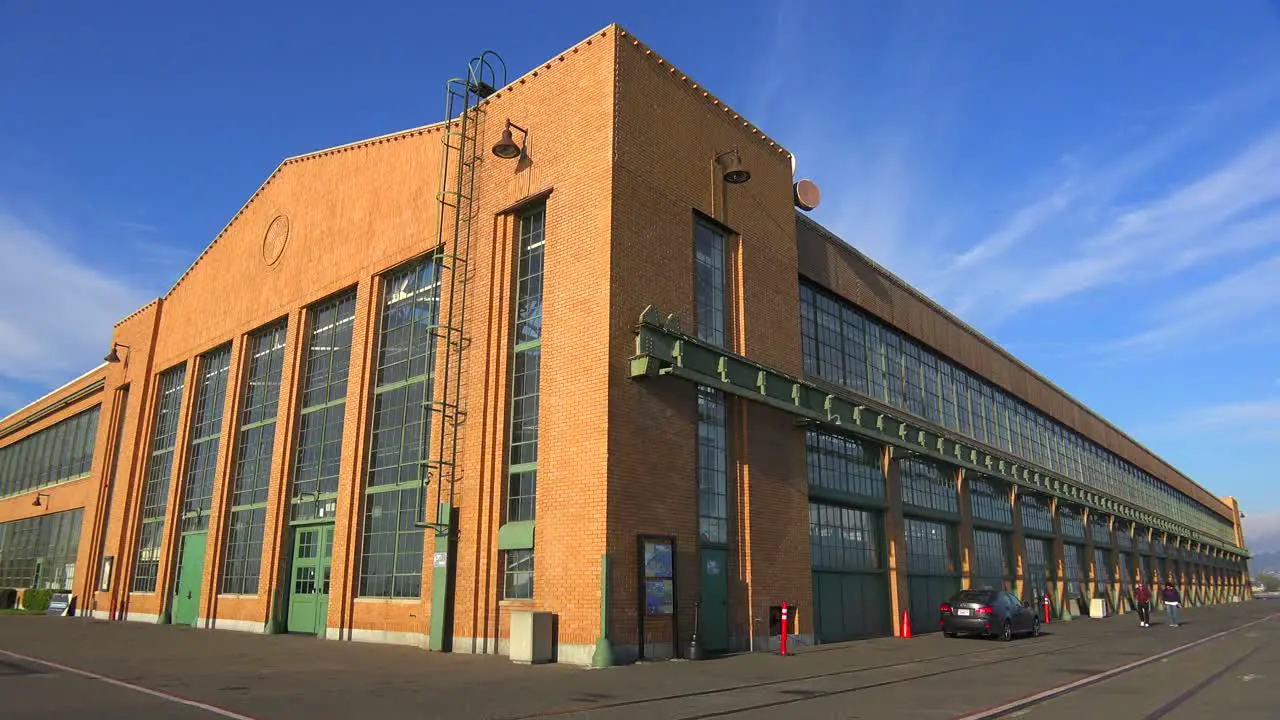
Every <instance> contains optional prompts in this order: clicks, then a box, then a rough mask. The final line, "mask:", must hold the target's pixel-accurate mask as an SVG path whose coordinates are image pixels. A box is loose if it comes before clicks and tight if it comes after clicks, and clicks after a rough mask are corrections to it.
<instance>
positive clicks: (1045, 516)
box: [1018, 493, 1053, 533]
mask: <svg viewBox="0 0 1280 720" xmlns="http://www.w3.org/2000/svg"><path fill="white" fill-rule="evenodd" d="M1018 503H1019V507H1020V509H1021V510H1022V529H1023V531H1027V530H1030V531H1032V532H1042V533H1052V532H1053V515H1052V513H1051V511H1050V505H1049V498H1047V497H1044V496H1043V495H1033V494H1030V493H1027V494H1019V495H1018Z"/></svg>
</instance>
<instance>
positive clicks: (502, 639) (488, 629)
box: [0, 26, 1249, 664]
mask: <svg viewBox="0 0 1280 720" xmlns="http://www.w3.org/2000/svg"><path fill="white" fill-rule="evenodd" d="M468 67H469V74H468V76H467V77H468V78H470V79H472V80H474V81H475V82H461V81H456V82H451V83H450V84H449V88H450V93H449V98H450V101H449V107H448V108H446V115H445V117H446V118H450V119H452V120H451V122H447V123H446V122H442V123H439V124H435V125H430V126H426V127H419V128H415V129H412V130H408V131H405V132H401V133H395V134H392V135H387V136H384V137H378V138H373V139H370V140H364V141H360V142H356V143H352V144H350V145H344V146H340V147H336V148H331V149H328V150H323V151H320V152H315V153H311V154H308V155H303V156H299V157H294V158H290V159H288V160H286V161H284V162H283V163H282V164H281V165H280V167H279V168H278V169H277V170H276V171H275V172H274V173H272V175H271V176H270V177H269V178H268V179H267V180H266V182H264V183H263V185H262V186H261V187H260V188H259V189H258V190H257V191H256V192H255V193H254V194H253V195H252V197H250V198H249V200H248V202H246V203H245V205H244V206H243V207H242V208H241V209H240V210H239V211H238V212H237V213H236V214H235V216H234V217H233V218H232V219H231V221H230V223H228V225H227V226H226V228H224V229H223V230H222V232H221V233H219V234H218V236H217V237H216V238H215V239H214V240H213V242H212V243H211V244H210V245H209V247H208V248H207V249H206V250H205V251H204V252H203V253H201V255H200V256H199V257H198V258H197V259H196V261H195V263H194V264H193V265H192V266H191V268H190V269H188V270H187V272H186V273H184V274H183V275H182V276H181V277H180V278H179V279H178V280H177V282H176V283H175V284H174V286H173V287H172V289H170V290H169V292H167V293H166V294H165V295H164V296H163V297H161V298H159V299H157V300H155V301H154V302H152V303H151V304H148V305H147V306H145V307H143V308H141V309H139V310H138V311H137V312H135V313H133V314H132V315H130V316H129V317H126V318H124V319H123V320H121V321H120V322H119V323H118V324H117V325H116V327H115V329H114V334H113V338H112V340H113V344H112V346H111V348H110V353H109V354H108V357H107V362H106V363H104V364H103V365H102V366H100V367H98V368H96V369H94V370H92V371H90V372H89V373H88V374H86V375H84V376H83V377H81V378H79V379H77V380H75V381H73V382H71V383H70V384H68V385H66V386H64V387H62V388H60V389H58V390H57V391H55V392H54V393H52V394H50V395H49V396H46V397H45V398H42V399H41V400H39V401H37V402H35V403H33V404H32V405H30V406H28V407H27V408H24V409H22V410H20V411H19V412H17V413H15V414H13V415H11V416H10V417H9V418H7V419H5V420H4V421H0V587H5V586H11V587H18V588H30V587H40V588H58V587H67V588H70V589H72V590H73V591H74V592H75V594H76V596H77V602H78V603H79V605H80V607H81V609H82V612H84V613H86V614H92V615H93V616H94V617H98V618H102V619H115V620H119V619H127V620H134V621H142V622H160V623H174V624H189V625H194V626H196V627H202V628H218V629H232V630H243V631H250V632H269V633H270V632H299V633H314V634H316V635H320V636H324V637H328V638H333V639H349V640H362V641H378V642H394V643H408V644H416V645H422V646H424V647H429V648H431V649H436V650H453V651H458V652H498V653H506V652H507V650H508V643H507V639H508V638H509V637H510V636H511V623H512V617H513V613H514V612H516V611H521V610H528V609H534V610H540V611H547V612H550V613H553V614H554V616H555V619H556V623H555V626H554V627H555V639H556V643H557V646H558V650H557V653H558V658H559V660H560V661H561V662H571V663H581V664H586V663H590V662H592V661H593V655H594V656H595V662H598V663H603V662H608V661H609V655H610V652H606V650H608V649H609V648H610V647H611V653H612V654H613V655H614V656H616V658H617V659H618V660H619V661H625V660H629V659H633V658H635V657H637V656H639V655H641V653H643V655H644V656H646V657H655V656H670V655H671V654H673V652H674V653H676V654H680V655H684V654H685V653H686V652H687V651H688V646H689V644H690V642H691V640H692V635H693V632H694V627H695V615H696V617H697V636H698V642H699V643H700V645H701V646H702V647H703V648H705V649H706V650H707V651H717V650H728V649H745V648H748V647H752V648H756V649H759V648H761V647H764V646H767V645H768V644H769V643H770V642H776V635H777V633H778V629H777V624H776V620H777V610H778V607H779V606H780V605H781V603H782V602H783V601H786V602H788V603H791V604H792V605H794V606H795V607H796V615H795V622H796V629H795V632H797V633H798V634H799V635H800V636H801V638H802V640H804V641H815V642H833V641H839V640H845V639H850V638H857V637H865V636H874V635H886V634H897V633H901V631H902V627H901V625H900V622H899V621H900V619H901V618H902V616H903V613H904V612H906V613H908V615H909V618H910V623H911V625H912V627H913V629H914V630H915V631H916V632H921V631H927V630H931V629H936V623H937V614H936V613H937V604H938V603H939V602H940V601H941V600H942V599H945V598H946V597H947V596H948V595H949V594H950V593H951V592H953V591H955V590H956V589H959V588H960V587H961V585H992V586H1002V587H1006V588H1008V589H1010V590H1011V591H1013V592H1015V593H1017V594H1019V595H1021V596H1023V597H1024V598H1026V599H1028V600H1031V601H1034V602H1039V601H1040V599H1041V598H1043V597H1044V596H1046V595H1047V596H1048V597H1049V598H1050V600H1051V606H1052V611H1053V612H1054V613H1055V614H1056V615H1058V616H1059V617H1070V616H1071V615H1074V614H1080V613H1082V612H1087V611H1088V605H1089V600H1090V599H1092V598H1095V597H1096V598H1105V599H1106V600H1107V602H1108V603H1109V605H1110V606H1111V607H1112V608H1115V609H1116V610H1118V611H1121V612H1123V611H1126V610H1127V607H1126V604H1125V601H1126V598H1127V596H1128V592H1129V588H1130V586H1131V585H1132V582H1133V580H1134V579H1135V577H1137V576H1138V575H1139V574H1142V575H1144V576H1147V577H1150V578H1155V579H1158V580H1161V581H1163V580H1164V579H1173V580H1174V581H1175V582H1176V583H1178V584H1179V586H1180V587H1181V588H1182V589H1183V593H1184V595H1186V596H1187V598H1188V600H1189V601H1190V602H1191V603H1192V604H1207V603H1217V602H1224V601H1229V600H1231V599H1233V598H1235V597H1242V596H1247V595H1248V593H1249V589H1248V586H1247V583H1246V582H1245V581H1246V579H1247V576H1248V570H1247V557H1248V553H1247V552H1246V551H1245V549H1244V543H1243V535H1242V533H1241V530H1240V516H1241V515H1240V510H1239V506H1238V503H1236V501H1235V500H1233V499H1231V498H1226V499H1219V498H1217V497H1214V496H1213V495H1211V494H1210V493H1209V492H1207V491H1206V490H1204V489H1203V488H1201V487H1200V486H1198V485H1196V484H1195V483H1193V482H1192V481H1191V480H1190V479H1188V478H1187V477H1185V476H1183V475H1182V474H1180V473H1179V472H1178V471H1177V470H1175V469H1174V468H1173V467H1171V466H1170V465H1168V464H1167V463H1165V462H1163V461H1162V460H1161V459H1160V458H1158V457H1156V456H1155V455H1153V454H1152V453H1151V452H1149V451H1147V450H1146V449H1145V448H1143V447H1142V446H1140V445H1139V444H1137V443H1136V442H1135V441H1133V440H1132V439H1130V438H1129V437H1128V436H1126V435H1124V434H1123V433H1122V432H1121V431H1119V430H1118V429H1116V428H1115V427H1113V426H1112V425H1110V424H1108V423H1107V422H1106V421H1105V420H1103V419H1102V418H1100V417H1099V416H1097V415H1096V414H1094V413H1092V412H1091V411H1090V410H1088V409H1087V408H1085V407H1084V406H1082V405H1080V404H1079V403H1078V402H1076V401H1075V400H1073V399H1072V398H1071V397H1070V396H1068V395H1067V394H1066V393H1065V392H1063V391H1062V390H1060V389H1058V388H1057V387H1056V386H1054V385H1053V384H1051V383H1050V382H1049V381H1048V380H1046V379H1044V378H1043V377H1041V376H1039V375H1037V374H1036V373H1035V372H1034V371H1032V370H1031V369H1029V368H1028V367H1027V366H1025V365H1023V364H1022V363H1020V362H1019V361H1017V360H1016V359H1015V358H1013V357H1012V356H1010V355H1009V354H1008V353H1006V352H1005V351H1003V350H1001V349H1000V348H998V347H997V346H996V345H994V344H993V343H992V342H991V341H989V340H987V339H986V338H984V337H982V336H981V335H979V334H978V333H977V332H976V331H974V330H973V329H972V328H970V327H968V326H967V325H965V324H964V323H963V322H961V321H960V320H958V319H956V318H955V317H953V316H952V315H950V314H948V313H947V312H946V311H944V310H943V309H942V308H940V307H939V306H938V305H936V304H935V303H933V302H931V301H930V300H928V299H927V298H925V297H924V296H923V295H921V294H920V293H919V292H917V291H915V290H913V289H912V288H910V287H909V286H907V285H906V284H905V283H904V282H903V281H901V280H900V279H898V278H896V277H895V276H893V275H892V274H890V273H889V272H887V271H886V270H884V269H883V268H881V267H879V266H878V265H876V264H875V263H873V262H872V261H870V260H869V259H867V258H866V257H865V256H863V255H862V254H860V253H859V252H858V251H857V250H856V249H854V248H853V247H852V246H850V245H848V244H846V243H845V242H843V241H842V240H840V239H838V238H836V237H835V236H833V235H832V234H831V233H829V232H828V231H827V230H825V229H823V228H822V227H821V226H819V225H818V224H816V223H814V222H813V221H811V220H810V219H809V218H808V217H807V216H805V214H804V212H805V210H806V209H812V206H813V205H814V204H815V202H816V199H817V194H816V186H813V185H812V184H811V183H808V182H807V181H803V182H800V183H796V182H794V180H793V177H794V172H795V159H794V158H793V157H792V156H791V155H790V154H789V153H788V152H787V151H786V150H784V149H783V148H782V147H780V146H779V145H778V144H777V143H776V142H775V141H773V140H771V139H769V138H768V137H766V136H765V135H763V134H762V133H761V132H760V131H759V130H758V129H757V128H755V127H754V126H752V125H751V124H750V123H749V122H748V121H746V120H745V119H744V118H742V117H741V116H739V115H738V114H737V113H735V112H734V111H733V110H731V109H730V108H728V107H727V106H725V105H724V104H723V103H721V102H720V101H719V100H718V99H717V98H716V97H715V96H714V95H712V94H710V93H709V92H708V91H707V90H706V89H704V88H703V87H701V86H700V85H698V84H697V83H696V82H694V81H693V80H692V79H690V78H688V77H687V76H685V75H684V74H683V73H681V72H680V71H679V70H678V69H677V68H676V67H674V66H672V65H671V64H669V63H668V62H666V61H665V60H664V59H662V58H661V57H659V56H658V55H657V54H655V53H654V52H653V51H652V50H650V49H649V48H647V47H646V46H645V45H643V44H642V43H640V42H639V41H638V40H636V39H635V38H633V37H632V36H631V35H630V34H629V33H627V32H626V31H625V30H623V29H621V28H619V27H617V26H610V27H608V28H605V29H604V30H602V31H600V32H598V33H596V34H594V35H592V36H591V37H590V38H588V39H587V40H584V41H583V42H582V43H579V44H578V45H576V46H575V47H573V48H571V49H569V50H566V51H565V52H563V53H562V54H560V55H557V56H556V57H554V58H552V59H551V60H549V61H548V62H546V63H545V64H543V65H541V66H539V67H538V68H536V69H534V70H533V71H531V72H529V73H527V74H526V75H524V76H522V77H520V78H519V79H517V80H515V81H514V82H511V83H507V82H506V80H505V78H504V74H505V69H504V68H503V67H502V64H501V61H500V60H499V59H498V58H497V56H495V55H492V54H484V55H481V56H479V57H478V58H476V59H474V60H473V61H472V62H471V63H470V64H469V66H468ZM463 108H469V109H468V110H466V111H465V112H464V111H463ZM424 448H425V449H424ZM424 477H425V478H426V482H424ZM771 636H775V637H773V638H772V639H771ZM641 638H643V642H641Z"/></svg>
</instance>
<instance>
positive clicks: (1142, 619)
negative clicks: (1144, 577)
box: [1133, 580, 1151, 627]
mask: <svg viewBox="0 0 1280 720" xmlns="http://www.w3.org/2000/svg"><path fill="white" fill-rule="evenodd" d="M1133 601H1134V602H1135V603H1137V604H1138V625H1140V626H1141V627H1151V589H1150V588H1148V587H1147V584H1146V583H1144V582H1142V581H1141V580H1139V581H1138V584H1137V585H1136V586H1135V587H1134V588H1133Z"/></svg>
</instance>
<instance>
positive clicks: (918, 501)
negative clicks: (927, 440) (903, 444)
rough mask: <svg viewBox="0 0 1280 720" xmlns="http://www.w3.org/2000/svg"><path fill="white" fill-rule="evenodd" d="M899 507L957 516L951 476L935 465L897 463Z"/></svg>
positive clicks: (953, 475)
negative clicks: (899, 492) (900, 503)
mask: <svg viewBox="0 0 1280 720" xmlns="http://www.w3.org/2000/svg"><path fill="white" fill-rule="evenodd" d="M898 476H899V478H900V479H901V481H902V503H903V504H904V505H912V506H915V507H918V508H924V509H926V510H936V511H939V512H947V513H959V512H960V504H959V498H958V497H957V495H956V477H955V473H953V472H950V471H948V470H943V469H942V468H940V467H938V466H937V465H935V464H933V463H931V462H926V461H924V460H918V459H916V458H909V459H906V460H903V461H901V462H899V463H898Z"/></svg>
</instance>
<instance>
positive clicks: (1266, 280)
mask: <svg viewBox="0 0 1280 720" xmlns="http://www.w3.org/2000/svg"><path fill="white" fill-rule="evenodd" d="M1270 222H1271V227H1270V229H1269V230H1264V231H1261V232H1260V233H1259V236H1258V237H1266V238H1269V239H1270V241H1271V242H1276V241H1280V216H1276V217H1274V218H1270ZM1263 233H1265V235H1264V234H1263ZM1278 316H1280V255H1276V256H1274V257H1271V258H1270V259H1267V260H1264V261H1262V262H1259V263H1256V264H1252V265H1248V266H1246V267H1245V268H1244V269H1243V270H1240V271H1238V272H1235V273H1232V274H1230V275H1227V276H1225V277H1223V278H1221V279H1219V280H1217V281H1214V282H1212V283H1209V284H1207V285H1204V286H1203V287H1200V288H1198V289H1195V290H1193V291H1191V292H1188V293H1185V294H1180V295H1175V296H1173V299H1172V300H1169V301H1168V302H1166V303H1165V304H1164V305H1162V306H1160V307H1159V308H1158V310H1157V311H1156V321H1155V323H1154V324H1152V325H1151V326H1150V327H1148V328H1146V329H1145V330H1142V331H1141V332H1139V333H1137V334H1135V335H1132V336H1130V337H1128V338H1124V339H1122V340H1119V341H1116V342H1113V343H1109V344H1106V345H1104V346H1103V347H1102V348H1101V350H1102V351H1103V352H1105V353H1121V354H1123V355H1125V356H1131V355H1134V354H1142V353H1150V352H1155V351H1158V350H1162V349H1164V348H1166V347H1168V346H1169V345H1171V344H1174V343H1176V342H1178V341H1181V340H1188V339H1193V338H1196V337H1200V338H1205V337H1210V336H1214V337H1217V338H1218V341H1219V342H1223V341H1227V340H1228V339H1229V336H1228V335H1226V334H1224V333H1222V332H1220V331H1221V330H1222V329H1223V328H1226V327H1237V326H1240V325H1243V324H1244V323H1246V322H1249V321H1251V320H1253V319H1255V318H1257V319H1262V320H1263V321H1264V322H1263V323H1262V324H1260V325H1258V326H1257V328H1256V330H1257V332H1261V333H1265V332H1268V331H1270V332H1273V333H1274V332H1280V327H1277V326H1275V325H1274V324H1273V323H1274V319H1275V318H1276V317H1278ZM1256 336H1257V335H1256V333H1255V337H1256ZM1274 409H1275V412H1276V417H1275V419H1276V420H1277V421H1280V403H1276V404H1275V405H1274Z"/></svg>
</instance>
